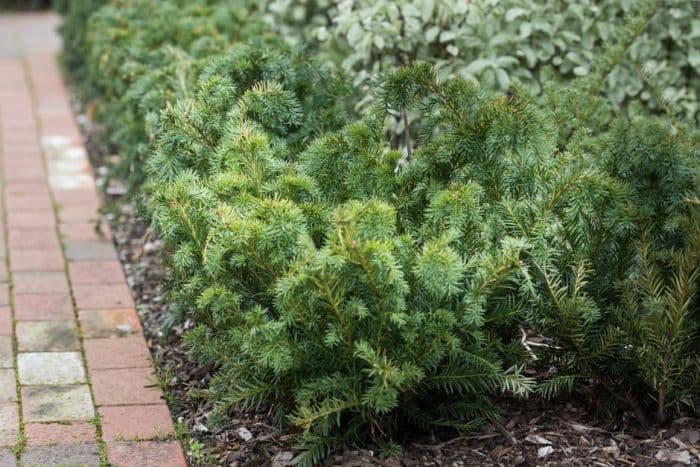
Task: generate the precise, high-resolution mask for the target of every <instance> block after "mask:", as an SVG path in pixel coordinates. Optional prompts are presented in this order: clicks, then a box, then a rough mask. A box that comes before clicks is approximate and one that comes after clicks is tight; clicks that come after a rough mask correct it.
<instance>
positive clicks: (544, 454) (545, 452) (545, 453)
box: [537, 446, 554, 459]
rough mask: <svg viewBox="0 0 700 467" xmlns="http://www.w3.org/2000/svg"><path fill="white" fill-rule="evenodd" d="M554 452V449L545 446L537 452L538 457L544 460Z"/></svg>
mask: <svg viewBox="0 0 700 467" xmlns="http://www.w3.org/2000/svg"><path fill="white" fill-rule="evenodd" d="M553 452H554V448H553V447H552V446H544V447H541V448H539V449H538V450H537V457H538V458H540V459H544V458H545V457H547V456H548V455H550V454H551V453H553Z"/></svg>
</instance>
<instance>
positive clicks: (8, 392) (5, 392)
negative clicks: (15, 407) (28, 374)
mask: <svg viewBox="0 0 700 467" xmlns="http://www.w3.org/2000/svg"><path fill="white" fill-rule="evenodd" d="M15 382H16V378H15V370H14V369H13V368H9V369H4V370H0V404H7V403H11V402H17V388H16V385H15Z"/></svg>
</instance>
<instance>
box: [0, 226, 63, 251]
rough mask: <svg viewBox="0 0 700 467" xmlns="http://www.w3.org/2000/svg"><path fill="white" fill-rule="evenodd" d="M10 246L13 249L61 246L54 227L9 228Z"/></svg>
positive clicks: (57, 247)
mask: <svg viewBox="0 0 700 467" xmlns="http://www.w3.org/2000/svg"><path fill="white" fill-rule="evenodd" d="M8 246H9V247H10V249H11V250H21V249H27V248H29V249H47V250H50V249H56V250H58V249H60V248H61V245H60V243H59V242H58V235H57V234H56V231H55V230H54V229H53V228H39V229H8Z"/></svg>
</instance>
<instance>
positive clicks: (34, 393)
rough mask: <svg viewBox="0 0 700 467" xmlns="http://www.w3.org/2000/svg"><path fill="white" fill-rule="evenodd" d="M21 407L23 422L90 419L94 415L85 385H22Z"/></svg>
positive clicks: (88, 390) (88, 391)
mask: <svg viewBox="0 0 700 467" xmlns="http://www.w3.org/2000/svg"><path fill="white" fill-rule="evenodd" d="M22 409H23V412H24V421H25V423H26V422H61V421H69V420H90V419H92V418H93V417H94V416H95V408H94V407H93V405H92V397H91V396H90V389H89V388H88V386H87V385H79V386H24V387H22Z"/></svg>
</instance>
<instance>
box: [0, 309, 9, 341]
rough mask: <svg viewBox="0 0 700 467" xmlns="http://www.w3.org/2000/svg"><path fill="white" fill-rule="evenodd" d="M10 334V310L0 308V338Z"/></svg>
mask: <svg viewBox="0 0 700 467" xmlns="http://www.w3.org/2000/svg"><path fill="white" fill-rule="evenodd" d="M11 334H12V310H11V309H10V308H9V307H6V306H3V307H0V336H9V335H11Z"/></svg>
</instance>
